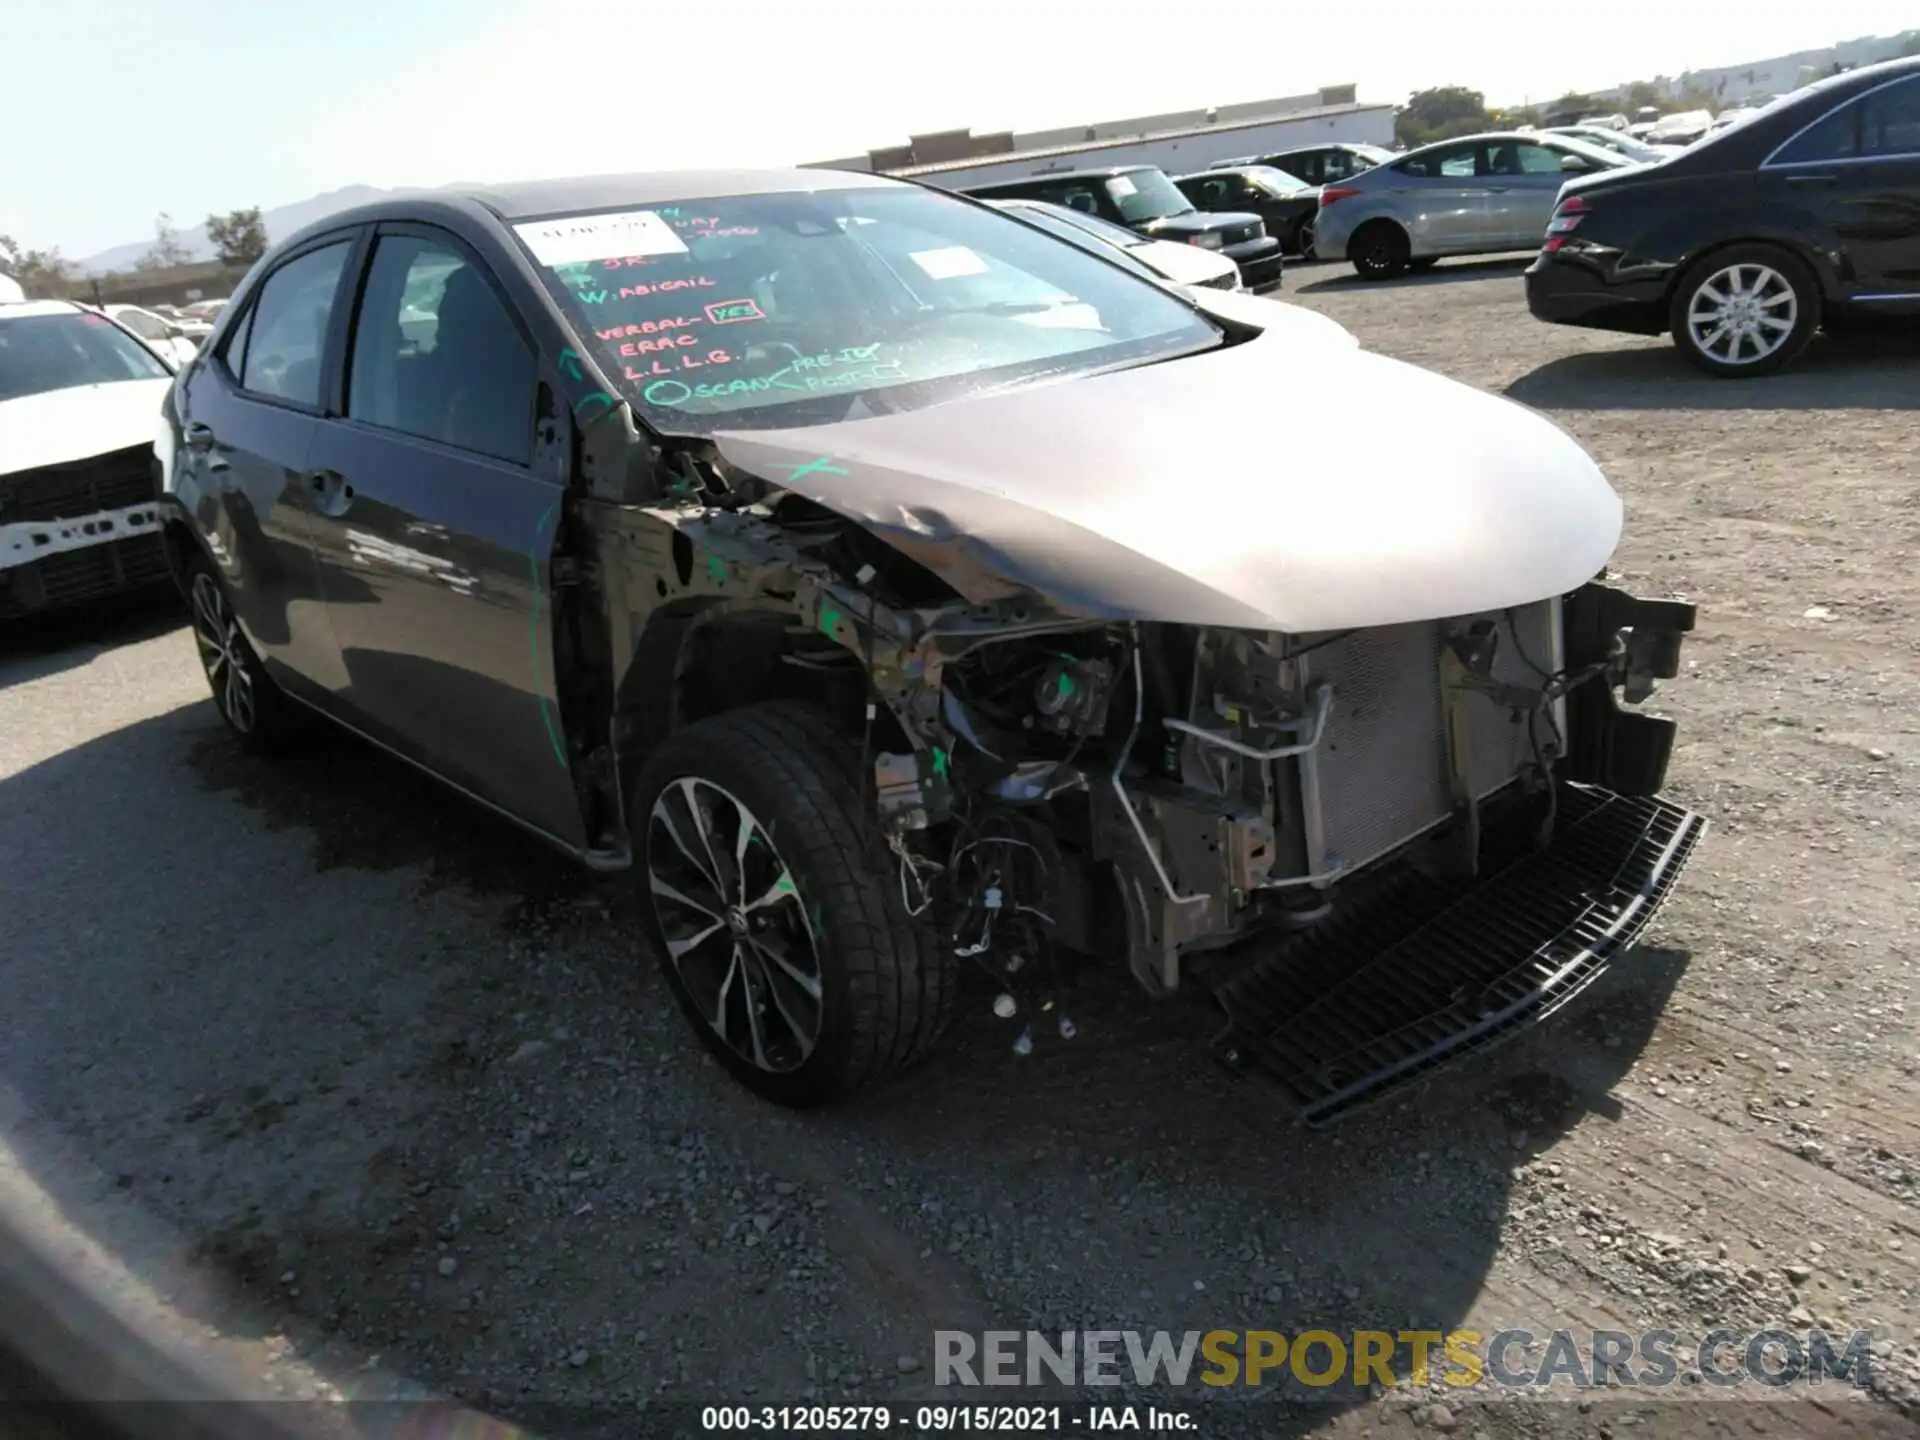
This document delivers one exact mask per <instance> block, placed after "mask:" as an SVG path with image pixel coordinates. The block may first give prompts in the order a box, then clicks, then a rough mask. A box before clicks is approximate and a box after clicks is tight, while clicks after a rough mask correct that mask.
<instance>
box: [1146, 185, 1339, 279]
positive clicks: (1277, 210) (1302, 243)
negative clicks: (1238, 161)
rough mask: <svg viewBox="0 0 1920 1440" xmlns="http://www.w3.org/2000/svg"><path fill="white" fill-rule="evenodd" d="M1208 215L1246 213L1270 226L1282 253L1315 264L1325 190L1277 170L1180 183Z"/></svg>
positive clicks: (1270, 230) (1181, 188)
mask: <svg viewBox="0 0 1920 1440" xmlns="http://www.w3.org/2000/svg"><path fill="white" fill-rule="evenodd" d="M1173 183H1174V184H1175V185H1177V186H1178V187H1179V189H1180V193H1181V194H1182V195H1184V196H1186V197H1187V199H1189V200H1191V201H1192V202H1193V203H1194V204H1196V205H1198V206H1199V207H1200V208H1201V209H1202V210H1245V211H1246V212H1248V213H1249V214H1252V215H1258V216H1259V217H1260V218H1261V219H1262V220H1264V221H1266V223H1267V233H1268V234H1269V235H1277V236H1279V237H1280V244H1281V247H1282V248H1283V249H1285V250H1288V251H1290V252H1292V253H1293V254H1295V255H1298V256H1300V257H1301V258H1302V259H1312V258H1313V221H1314V217H1315V216H1316V215H1318V214H1319V213H1320V187H1319V186H1317V185H1309V184H1307V182H1306V181H1304V180H1302V179H1300V178H1298V177H1297V176H1294V175H1289V174H1288V173H1287V172H1286V171H1284V170H1276V169H1274V168H1273V167H1272V166H1271V165H1241V166H1238V167H1236V168H1234V169H1231V170H1221V169H1215V170H1202V171H1201V172H1200V173H1199V174H1197V175H1181V176H1178V177H1176V178H1175V180H1174V182H1173Z"/></svg>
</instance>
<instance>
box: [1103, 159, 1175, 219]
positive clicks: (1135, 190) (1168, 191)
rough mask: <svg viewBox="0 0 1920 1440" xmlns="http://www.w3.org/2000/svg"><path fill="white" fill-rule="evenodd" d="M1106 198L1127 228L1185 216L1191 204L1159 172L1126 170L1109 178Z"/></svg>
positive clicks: (1161, 172)
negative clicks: (1150, 221)
mask: <svg viewBox="0 0 1920 1440" xmlns="http://www.w3.org/2000/svg"><path fill="white" fill-rule="evenodd" d="M1107 198H1108V199H1110V200H1111V201H1112V202H1113V204H1114V207H1115V208H1116V209H1118V210H1119V212H1120V218H1121V219H1122V220H1124V221H1126V222H1127V223H1128V224H1129V225H1144V224H1146V223H1147V222H1148V221H1149V220H1165V219H1166V218H1167V217H1168V216H1170V215H1185V214H1186V213H1187V212H1189V211H1190V210H1192V209H1193V208H1194V207H1193V202H1192V201H1191V200H1189V199H1187V197H1186V196H1184V195H1182V194H1181V193H1180V187H1179V186H1177V185H1175V184H1174V183H1173V181H1171V180H1169V179H1168V178H1167V177H1166V174H1165V172H1164V171H1160V170H1129V171H1128V172H1127V173H1126V174H1124V175H1115V176H1113V177H1112V178H1111V179H1109V180H1108V181H1107Z"/></svg>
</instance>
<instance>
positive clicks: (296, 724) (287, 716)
mask: <svg viewBox="0 0 1920 1440" xmlns="http://www.w3.org/2000/svg"><path fill="white" fill-rule="evenodd" d="M187 609H188V612H189V615H190V618H191V620H192V623H193V643H194V648H195V649H196V650H197V651H198V652H199V654H200V668H201V670H202V671H203V672H204V673H205V674H206V677H207V685H208V687H209V688H210V689H211V690H212V691H213V705H214V708H215V709H216V710H218V711H219V712H220V718H221V720H222V721H224V722H225V723H226V727H227V730H228V732H229V733H230V734H231V735H232V736H233V738H234V739H236V740H238V741H239V742H240V743H241V745H243V746H244V747H245V748H247V749H248V750H252V751H254V752H255V753H257V754H271V753H274V752H276V751H278V750H280V749H281V748H282V747H284V746H285V745H286V744H287V742H289V741H291V740H293V739H295V738H296V737H297V736H298V735H299V734H300V732H301V730H302V729H303V727H304V724H305V716H304V715H302V714H301V713H300V712H299V711H298V710H297V709H296V708H295V706H294V702H293V701H291V700H289V699H288V698H287V697H286V694H285V692H283V691H282V690H281V689H280V687H279V686H278V685H276V684H274V682H273V680H272V679H271V678H270V677H269V676H268V675H267V672H266V670H265V668H264V667H263V666H262V665H261V663H260V657H259V656H258V655H256V654H254V651H253V646H252V645H251V644H249V643H248V641H247V637H246V635H245V633H244V632H243V631H242V630H241V628H240V622H239V620H238V619H236V618H235V617H234V613H233V606H232V604H231V603H230V602H229V601H228V598H227V591H226V587H225V586H224V585H222V584H221V583H220V577H219V576H218V575H216V574H215V573H214V569H213V565H212V564H211V562H209V561H208V560H207V559H206V557H205V556H195V557H194V559H193V560H192V562H191V563H190V564H189V566H188V568H187Z"/></svg>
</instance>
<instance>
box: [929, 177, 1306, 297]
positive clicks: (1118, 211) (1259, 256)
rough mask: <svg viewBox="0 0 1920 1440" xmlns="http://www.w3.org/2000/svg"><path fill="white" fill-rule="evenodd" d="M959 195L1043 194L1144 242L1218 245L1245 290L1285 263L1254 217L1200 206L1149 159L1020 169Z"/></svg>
mask: <svg viewBox="0 0 1920 1440" xmlns="http://www.w3.org/2000/svg"><path fill="white" fill-rule="evenodd" d="M964 193H966V194H968V195H971V196H973V197H974V198H975V199H979V200H1046V201H1050V202H1052V203H1053V204H1055V205H1064V206H1066V207H1067V209H1069V210H1079V211H1081V212H1083V213H1085V214H1088V215H1098V216H1099V217H1100V218H1101V219H1102V220H1110V221H1112V222H1113V223H1114V224H1116V225H1124V226H1126V227H1127V228H1128V229H1129V230H1135V231H1138V232H1139V233H1140V234H1142V235H1145V236H1146V237H1147V238H1148V239H1150V240H1176V241H1179V242H1181V243H1182V244H1186V245H1198V246H1200V247H1201V248H1202V249H1205V250H1218V251H1220V252H1221V253H1222V254H1224V255H1226V256H1227V257H1228V258H1229V259H1231V260H1233V261H1234V262H1235V263H1236V264H1238V265H1239V267H1240V280H1241V283H1242V284H1244V285H1245V286H1246V287H1247V289H1249V290H1267V289H1271V288H1272V287H1273V286H1275V285H1278V284H1279V283H1280V274H1281V267H1282V266H1283V265H1284V264H1285V259H1284V255H1283V252H1282V250H1281V247H1280V242H1279V240H1277V239H1276V238H1275V237H1274V236H1272V235H1271V234H1269V233H1268V231H1267V225H1266V222H1265V221H1264V220H1262V219H1261V218H1260V217H1259V216H1258V215H1255V214H1252V213H1250V212H1247V211H1244V210H1240V211H1230V212H1227V213H1224V214H1222V213H1216V212H1213V211H1208V210H1202V209H1200V208H1199V207H1197V206H1195V205H1194V203H1193V202H1192V201H1191V200H1189V199H1188V198H1187V197H1186V196H1185V195H1183V194H1181V193H1180V190H1179V188H1178V187H1177V186H1175V185H1174V183H1173V181H1171V180H1169V179H1168V178H1167V176H1166V173H1165V172H1164V171H1162V170H1160V169H1159V168H1158V167H1157V166H1153V165H1112V166H1107V167H1105V168H1102V169H1098V170H1061V171H1055V172H1054V173H1052V174H1048V175H1027V176H1024V177H1022V178H1021V179H1018V180H999V181H995V182H994V183H993V184H991V185H970V186H968V187H967V189H966V191H965V192H964Z"/></svg>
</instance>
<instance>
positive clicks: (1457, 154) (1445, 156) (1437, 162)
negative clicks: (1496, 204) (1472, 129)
mask: <svg viewBox="0 0 1920 1440" xmlns="http://www.w3.org/2000/svg"><path fill="white" fill-rule="evenodd" d="M1479 153H1480V147H1479V146H1478V145H1468V146H1465V147H1464V148H1461V149H1457V150H1435V151H1433V152H1431V153H1430V154H1426V155H1411V156H1409V157H1408V158H1406V159H1405V160H1402V161H1401V162H1400V163H1399V164H1398V165H1396V166H1394V169H1396V170H1398V171H1399V172H1400V173H1401V174H1402V175H1412V176H1414V177H1415V178H1417V179H1421V180H1434V179H1438V178H1440V177H1442V176H1445V177H1447V178H1449V179H1454V178H1461V177H1466V176H1471V175H1472V174H1473V173H1474V170H1475V165H1476V162H1477V160H1478V157H1479Z"/></svg>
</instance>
